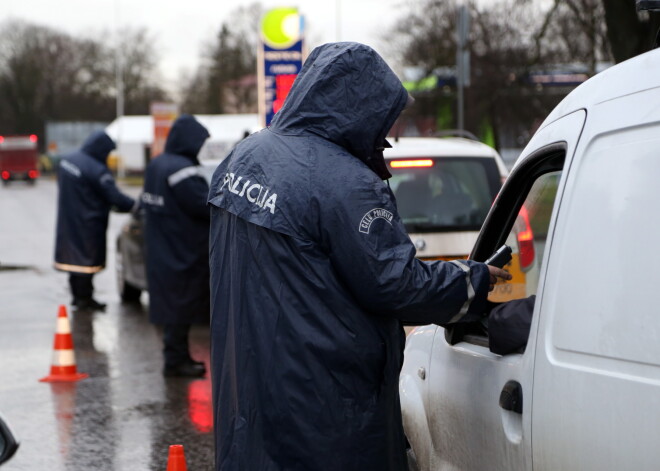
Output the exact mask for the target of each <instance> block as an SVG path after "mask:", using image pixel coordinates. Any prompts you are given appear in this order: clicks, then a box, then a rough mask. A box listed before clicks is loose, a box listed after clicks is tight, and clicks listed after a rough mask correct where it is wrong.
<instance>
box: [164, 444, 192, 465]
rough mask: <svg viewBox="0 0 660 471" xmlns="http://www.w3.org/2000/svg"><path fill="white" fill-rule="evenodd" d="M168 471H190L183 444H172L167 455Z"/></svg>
mask: <svg viewBox="0 0 660 471" xmlns="http://www.w3.org/2000/svg"><path fill="white" fill-rule="evenodd" d="M167 471H188V467H187V466H186V457H185V454H184V453H183V445H170V451H169V455H168V456H167Z"/></svg>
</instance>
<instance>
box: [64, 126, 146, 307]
mask: <svg viewBox="0 0 660 471" xmlns="http://www.w3.org/2000/svg"><path fill="white" fill-rule="evenodd" d="M114 148H115V143H114V142H113V140H112V139H111V138H110V137H109V136H108V135H107V134H106V133H105V132H103V131H97V132H95V133H93V134H91V135H90V136H89V137H88V138H87V140H86V141H85V143H84V144H83V146H82V148H81V149H80V150H79V151H76V152H74V153H72V154H70V155H67V156H65V157H64V158H63V159H62V160H61V161H60V164H59V168H58V172H57V181H58V187H59V194H58V199H57V232H56V239H55V268H56V269H57V270H60V271H65V272H68V273H69V285H70V287H71V294H72V296H73V300H72V302H71V304H72V305H73V306H74V309H76V310H99V309H104V308H105V304H103V303H100V302H98V301H97V300H95V299H94V298H93V294H94V285H93V277H94V274H95V273H98V272H100V271H101V270H103V268H105V255H106V230H107V228H108V216H109V213H110V209H111V208H112V207H114V208H115V209H116V210H117V211H119V212H128V211H130V210H131V209H132V208H133V207H134V206H135V201H134V200H133V198H131V197H130V196H126V195H125V194H123V193H122V192H120V191H119V190H118V189H117V186H116V185H115V180H114V178H113V177H112V174H111V173H110V170H109V169H108V166H107V159H108V155H109V154H110V151H112V149H114Z"/></svg>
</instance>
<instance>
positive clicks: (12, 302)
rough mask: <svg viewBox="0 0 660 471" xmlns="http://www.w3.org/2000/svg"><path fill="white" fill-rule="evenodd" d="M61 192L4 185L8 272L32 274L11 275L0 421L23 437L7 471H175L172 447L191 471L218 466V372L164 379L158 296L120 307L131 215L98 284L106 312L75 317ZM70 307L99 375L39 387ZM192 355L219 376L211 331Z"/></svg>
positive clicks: (83, 364) (0, 263) (89, 364)
mask: <svg viewBox="0 0 660 471" xmlns="http://www.w3.org/2000/svg"><path fill="white" fill-rule="evenodd" d="M126 190H127V191H128V192H129V193H133V194H134V195H135V194H136V193H137V192H138V191H139V188H126ZM56 193H57V191H56V185H55V183H54V182H53V181H49V180H47V179H43V180H41V181H39V182H38V183H37V185H36V186H34V187H30V186H27V185H20V184H17V185H10V186H8V187H4V188H2V189H0V220H2V221H3V227H2V231H0V267H8V266H13V267H22V269H12V270H3V269H0V300H1V301H0V355H1V358H2V359H1V360H0V413H1V414H2V415H3V416H4V417H5V418H6V419H7V420H8V421H9V423H10V425H11V426H12V428H13V429H14V431H15V432H16V434H17V435H18V437H19V438H20V440H21V446H20V448H19V450H18V452H17V454H16V455H15V457H14V458H13V459H12V460H11V461H9V462H8V463H7V464H5V465H4V466H3V468H2V471H12V470H14V471H16V470H30V471H33V470H49V471H59V470H66V471H74V470H129V469H130V470H164V469H166V467H167V454H168V448H169V446H170V445H172V444H182V445H184V448H185V455H186V461H187V464H188V469H191V470H192V469H194V470H209V469H212V465H213V431H212V406H211V384H210V378H209V375H208V374H207V377H206V378H203V379H185V378H165V377H163V375H162V373H161V370H162V353H161V349H162V344H161V333H160V331H159V329H158V328H157V327H156V326H154V325H152V324H150V323H149V322H148V319H147V303H148V302H149V300H148V296H147V295H143V297H142V304H134V305H130V304H122V303H121V302H120V300H119V296H118V294H117V287H116V282H115V278H114V264H113V260H114V253H113V250H114V238H115V236H116V234H117V232H118V231H119V228H120V227H121V224H122V223H123V222H124V221H125V220H126V217H127V216H125V215H117V214H112V215H111V218H110V227H109V229H108V257H107V258H108V267H107V268H106V270H105V271H104V272H102V273H101V274H100V275H98V276H96V277H95V278H94V284H95V288H96V292H97V297H98V298H99V299H100V300H101V301H103V302H107V303H108V307H107V308H106V311H105V312H96V313H76V312H72V311H71V309H70V306H69V304H68V303H69V301H70V299H69V294H68V284H67V276H66V275H65V274H62V273H58V272H56V271H55V270H54V269H53V268H52V251H53V239H54V220H55V198H56ZM8 221H9V223H8ZM60 304H64V305H66V306H67V309H68V315H69V321H70V326H71V336H72V339H73V342H74V347H75V360H76V365H77V369H78V371H79V372H83V373H87V374H88V375H89V378H87V379H83V380H81V381H78V382H75V383H40V382H39V381H38V380H39V379H40V378H42V377H44V376H45V375H47V374H48V373H49V371H50V367H51V360H52V359H53V335H54V333H55V326H56V319H57V314H58V306H59V305H60ZM191 350H192V354H193V357H195V358H198V359H200V360H204V361H205V362H206V363H207V368H208V369H209V371H210V365H209V364H208V361H209V329H208V327H207V326H196V327H194V328H193V330H192V332H191Z"/></svg>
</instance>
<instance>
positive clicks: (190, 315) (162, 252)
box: [141, 115, 210, 324]
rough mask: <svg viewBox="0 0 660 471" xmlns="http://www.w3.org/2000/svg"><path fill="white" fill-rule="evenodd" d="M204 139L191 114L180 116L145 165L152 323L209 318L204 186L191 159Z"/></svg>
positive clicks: (204, 132)
mask: <svg viewBox="0 0 660 471" xmlns="http://www.w3.org/2000/svg"><path fill="white" fill-rule="evenodd" d="M208 137H209V133H208V131H207V130H206V128H205V127H204V126H202V125H201V124H200V123H199V122H198V121H197V120H196V119H195V118H193V117H192V116H189V115H182V116H180V117H179V118H178V119H177V120H176V121H175V122H174V124H173V125H172V128H171V129H170V132H169V134H168V136H167V141H166V142H165V152H164V153H163V154H161V155H159V156H158V157H156V158H155V159H153V160H152V161H151V162H149V165H147V169H146V173H145V177H144V192H143V193H142V197H141V203H142V207H143V209H144V213H145V239H144V240H145V254H146V266H147V284H148V286H149V319H150V320H151V322H153V323H155V324H192V323H193V322H208V319H209V313H210V309H209V261H208V251H209V208H208V206H207V204H206V199H207V196H208V191H209V185H208V183H207V181H206V179H205V178H204V177H203V176H202V174H201V173H200V171H199V162H198V161H197V154H198V153H199V150H200V149H201V147H202V145H203V144H204V141H205V140H206V139H207V138H208Z"/></svg>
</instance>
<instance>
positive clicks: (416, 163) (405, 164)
mask: <svg viewBox="0 0 660 471" xmlns="http://www.w3.org/2000/svg"><path fill="white" fill-rule="evenodd" d="M390 167H392V168H412V167H433V160H431V159H414V160H392V161H390Z"/></svg>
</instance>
